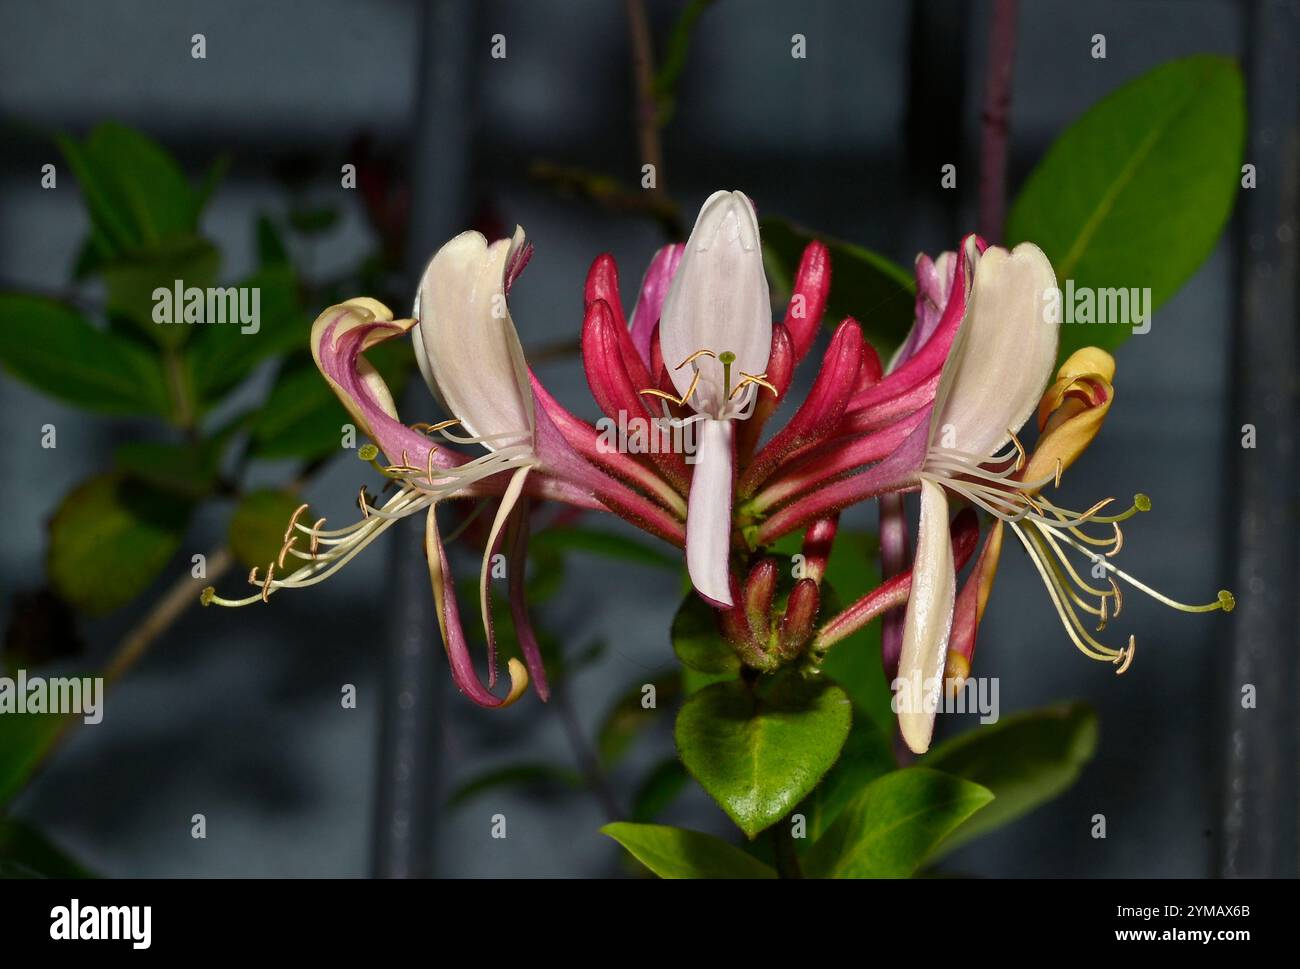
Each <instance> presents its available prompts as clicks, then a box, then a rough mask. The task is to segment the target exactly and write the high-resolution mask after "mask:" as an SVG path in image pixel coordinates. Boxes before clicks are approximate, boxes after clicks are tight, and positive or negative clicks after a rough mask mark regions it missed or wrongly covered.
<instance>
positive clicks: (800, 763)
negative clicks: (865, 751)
mask: <svg viewBox="0 0 1300 969" xmlns="http://www.w3.org/2000/svg"><path fill="white" fill-rule="evenodd" d="M850 708H851V704H850V703H849V698H848V697H847V696H846V695H845V693H844V691H843V690H841V689H840V688H839V687H838V686H835V685H834V684H833V683H829V682H827V681H826V680H824V679H820V678H808V679H805V678H804V677H802V676H800V675H799V674H798V673H795V672H783V673H778V674H777V675H776V676H772V677H764V678H763V679H762V680H760V681H759V682H758V683H754V684H750V683H746V682H744V681H741V680H733V681H731V682H728V683H717V684H714V685H713V686H710V687H707V688H705V689H703V690H701V691H700V692H698V693H696V694H695V695H693V696H692V697H691V698H690V699H689V700H687V701H686V703H685V704H684V705H683V706H682V709H681V712H680V713H679V714H678V715H677V724H676V730H675V736H676V740H677V751H678V753H679V754H681V758H682V763H683V764H685V765H686V769H687V770H688V771H690V772H691V776H693V777H694V778H695V779H696V780H697V781H699V782H700V785H701V786H702V787H703V788H704V789H705V790H706V791H708V792H709V794H710V796H712V798H713V799H714V800H715V801H717V802H718V804H719V805H720V806H721V807H722V809H723V810H724V811H726V812H727V815H728V816H729V817H730V818H731V820H732V821H734V822H735V823H736V825H737V826H738V827H739V828H740V829H741V830H742V831H744V832H745V834H746V836H748V837H750V838H753V837H754V836H755V835H757V834H758V833H759V832H760V831H762V830H763V829H765V828H767V827H769V826H770V825H772V824H774V823H776V822H777V821H779V820H780V819H781V818H782V817H784V816H785V815H786V814H788V813H789V812H790V810H791V809H792V808H794V806H795V805H796V804H798V803H799V802H800V801H801V800H803V799H804V797H806V796H807V795H808V793H809V792H810V791H811V790H812V789H813V788H814V787H815V786H816V785H817V782H818V781H820V780H821V779H822V776H823V775H824V774H825V773H826V772H827V771H828V770H830V768H831V765H832V764H834V763H835V759H836V758H837V757H838V756H839V753H840V748H841V747H843V746H844V741H845V740H846V739H847V737H848V735H849V727H850V725H851V723H852V713H851V712H850Z"/></svg>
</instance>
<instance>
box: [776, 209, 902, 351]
mask: <svg viewBox="0 0 1300 969" xmlns="http://www.w3.org/2000/svg"><path fill="white" fill-rule="evenodd" d="M759 227H760V232H761V234H762V238H763V264H764V265H765V266H766V267H767V272H768V278H769V279H770V280H771V283H772V290H773V297H774V298H775V299H777V300H778V302H782V301H784V300H786V299H788V298H789V295H790V288H791V286H792V285H793V282H794V276H795V271H796V270H797V269H798V268H799V259H800V257H801V256H802V255H803V250H804V247H805V246H807V245H808V243H809V242H811V241H812V240H813V239H820V240H821V241H822V242H824V243H825V244H826V246H827V248H828V249H830V254H831V281H832V282H831V293H830V301H829V303H828V304H827V307H826V316H825V322H826V323H827V324H828V325H830V326H838V325H839V323H840V321H841V320H843V319H844V318H845V317H846V316H851V317H853V318H854V319H855V320H857V321H858V322H859V323H861V324H862V331H863V333H865V334H866V336H867V339H869V340H870V341H871V343H872V345H873V346H874V347H875V348H876V349H877V350H878V351H879V352H880V354H881V357H882V358H887V357H888V354H889V352H891V351H892V350H893V348H894V347H896V346H898V345H899V344H900V343H902V342H903V340H904V338H905V337H906V336H907V331H908V330H910V329H911V328H912V318H913V316H914V315H915V311H916V282H915V280H914V279H913V278H912V273H911V271H910V270H908V269H904V268H903V267H902V266H900V265H898V264H897V263H896V262H894V261H893V260H891V259H887V258H886V257H884V256H882V255H880V254H878V253H875V252H872V251H871V250H870V249H864V248H863V247H862V246H856V245H854V244H853V243H850V242H843V241H841V240H839V239H832V238H829V237H828V236H825V235H822V234H821V233H815V232H811V231H809V230H807V229H804V228H801V227H799V226H796V225H793V224H792V223H790V222H787V221H785V220H784V219H776V218H766V219H762V220H761V221H760V223H759Z"/></svg>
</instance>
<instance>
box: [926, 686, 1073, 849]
mask: <svg viewBox="0 0 1300 969" xmlns="http://www.w3.org/2000/svg"><path fill="white" fill-rule="evenodd" d="M1096 749H1097V715H1096V714H1095V713H1094V712H1093V710H1092V708H1091V707H1089V706H1088V705H1087V704H1086V703H1062V704H1057V705H1055V706H1050V707H1044V708H1043V709H1040V710H1028V711H1026V712H1024V713H1017V714H1015V715H1014V716H1010V717H1007V718H1006V719H1004V720H1000V721H998V722H997V723H994V724H988V725H987V726H980V727H975V728H973V729H971V730H969V731H967V732H966V733H964V734H962V735H961V736H959V737H955V738H953V739H952V740H949V741H946V742H945V743H942V744H939V745H938V746H937V747H935V748H934V749H933V750H931V751H930V752H929V753H928V754H926V755H925V756H924V757H923V758H921V764H923V765H924V766H926V767H931V768H933V769H935V770H941V771H944V772H946V773H948V774H952V775H954V776H956V777H963V778H965V779H966V780H969V781H974V782H975V783H977V784H980V785H983V786H984V787H986V788H988V789H989V790H990V791H992V792H993V793H994V794H995V795H996V796H997V800H995V801H994V802H993V803H992V804H990V805H989V806H988V807H987V808H985V809H984V810H983V811H980V812H979V813H978V814H976V815H975V816H974V817H972V818H971V819H970V820H968V821H966V822H965V823H964V824H962V825H961V826H960V827H959V828H957V830H955V831H954V832H953V833H952V834H951V835H949V836H948V838H946V839H945V840H944V842H943V845H942V849H941V850H942V852H947V851H951V850H952V849H954V848H956V847H958V846H960V845H962V844H964V843H966V842H967V841H969V840H971V839H972V838H977V837H979V836H980V835H982V834H985V833H986V832H988V831H991V830H993V829H994V828H998V827H1001V826H1002V825H1004V824H1007V823H1008V822H1010V821H1013V820H1015V819H1016V818H1018V817H1020V816H1021V815H1023V814H1026V813H1028V812H1029V811H1032V810H1033V809H1034V808H1036V807H1038V806H1040V805H1042V804H1044V803H1046V802H1047V801H1050V800H1051V799H1052V798H1054V797H1056V796H1057V795H1059V794H1060V793H1062V792H1063V791H1065V790H1066V789H1067V788H1068V787H1070V786H1071V785H1072V784H1073V783H1074V782H1075V781H1076V780H1077V779H1078V777H1079V772H1080V771H1081V770H1082V769H1083V767H1084V765H1085V764H1087V763H1088V761H1090V760H1092V756H1093V753H1094V752H1095V751H1096Z"/></svg>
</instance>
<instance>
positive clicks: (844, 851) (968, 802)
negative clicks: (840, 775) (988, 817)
mask: <svg viewBox="0 0 1300 969" xmlns="http://www.w3.org/2000/svg"><path fill="white" fill-rule="evenodd" d="M991 800H993V794H992V793H991V792H990V791H988V790H987V789H986V788H983V787H980V786H979V785H978V784H972V783H971V782H970V781H966V780H962V779H961V778H960V777H952V776H951V775H948V774H941V773H939V772H938V771H934V770H928V769H926V768H924V767H908V768H906V769H904V770H899V771H894V772H893V773H890V774H886V775H884V776H883V777H881V778H878V779H877V780H875V781H873V782H872V783H871V784H869V785H868V786H867V788H866V790H864V791H863V792H862V793H861V794H859V795H858V797H857V799H856V800H855V801H853V803H852V804H850V805H848V807H846V808H845V809H844V810H843V812H842V813H841V814H840V817H839V819H838V820H837V821H836V822H835V823H834V824H833V825H831V827H830V830H828V831H827V832H826V834H824V835H823V836H822V837H821V838H820V839H819V840H818V841H817V843H816V844H814V845H813V846H812V847H811V848H810V849H809V850H808V852H807V853H806V854H805V855H804V858H803V870H804V872H805V873H807V874H809V875H814V876H818V877H824V878H906V877H908V876H909V875H911V874H912V873H913V872H915V871H916V869H917V868H919V867H920V866H921V864H922V863H923V862H924V861H925V860H926V858H927V857H928V856H929V854H930V852H931V851H932V850H933V848H934V846H935V845H936V844H938V843H939V842H940V841H941V840H942V839H943V837H944V836H945V835H946V834H948V833H949V832H950V831H952V830H953V828H955V827H956V826H957V825H959V824H961V822H962V821H964V820H966V818H968V817H970V816H971V815H972V814H974V813H975V812H976V811H978V810H979V809H980V808H982V807H983V806H984V805H986V804H988V803H989V802H990V801H991Z"/></svg>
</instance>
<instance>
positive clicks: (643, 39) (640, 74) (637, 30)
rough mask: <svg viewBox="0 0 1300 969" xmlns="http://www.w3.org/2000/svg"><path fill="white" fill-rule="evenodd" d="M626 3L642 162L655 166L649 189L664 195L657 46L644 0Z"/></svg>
mask: <svg viewBox="0 0 1300 969" xmlns="http://www.w3.org/2000/svg"><path fill="white" fill-rule="evenodd" d="M626 5H627V29H628V36H629V37H630V39H631V41H632V72H633V78H634V80H635V81H636V102H635V106H634V107H635V111H634V115H633V117H634V119H635V121H636V133H637V142H638V144H639V145H640V147H641V164H642V165H653V166H654V173H655V181H654V187H653V188H650V189H648V191H650V192H651V193H653V194H654V195H656V196H662V195H663V194H664V192H665V189H664V178H663V175H664V171H663V169H664V155H663V145H662V144H661V143H660V140H659V105H658V103H657V102H656V101H655V92H654V81H655V69H654V48H653V46H652V44H651V40H650V20H649V18H648V17H647V16H646V11H645V4H644V3H643V2H642V0H626Z"/></svg>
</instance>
